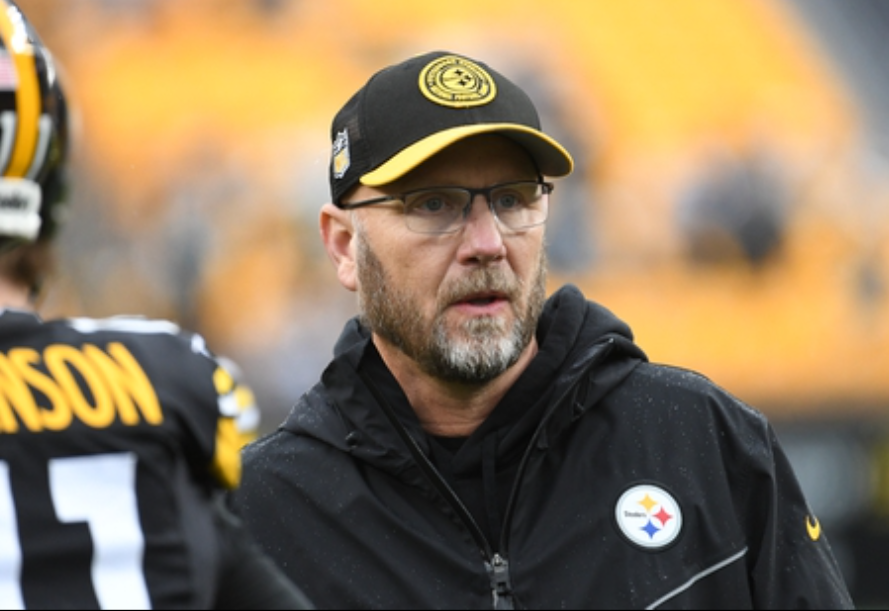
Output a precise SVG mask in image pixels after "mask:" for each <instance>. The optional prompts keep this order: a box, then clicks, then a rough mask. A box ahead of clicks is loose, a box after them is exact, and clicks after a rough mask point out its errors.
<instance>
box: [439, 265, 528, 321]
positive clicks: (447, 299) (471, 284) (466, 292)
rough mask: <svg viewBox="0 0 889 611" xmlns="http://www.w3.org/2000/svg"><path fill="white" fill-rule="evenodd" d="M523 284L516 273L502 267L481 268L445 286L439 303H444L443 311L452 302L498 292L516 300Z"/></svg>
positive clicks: (512, 300)
mask: <svg viewBox="0 0 889 611" xmlns="http://www.w3.org/2000/svg"><path fill="white" fill-rule="evenodd" d="M522 284H523V283H522V281H521V280H519V279H518V278H516V276H515V275H513V274H510V273H509V272H507V271H504V270H502V269H494V268H489V267H486V268H479V269H475V270H473V271H472V272H470V274H469V275H467V276H464V277H462V278H459V279H458V280H454V281H453V282H451V283H449V284H447V285H446V286H445V287H443V288H442V291H441V294H440V296H439V297H440V299H439V303H441V304H442V306H441V310H442V311H443V310H444V309H445V308H447V307H448V306H450V305H451V304H454V303H457V302H460V301H465V300H466V299H468V298H470V297H473V296H475V295H479V294H480V293H497V294H498V295H501V296H503V297H506V298H507V299H509V301H511V302H515V301H517V300H518V299H519V297H520V296H521V293H522Z"/></svg>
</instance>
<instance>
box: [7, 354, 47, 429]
mask: <svg viewBox="0 0 889 611" xmlns="http://www.w3.org/2000/svg"><path fill="white" fill-rule="evenodd" d="M16 415H18V418H20V419H21V421H22V424H23V425H24V426H25V428H27V429H28V430H29V431H33V432H35V433H39V432H40V431H42V430H43V425H42V423H41V419H40V413H39V412H38V410H37V404H36V403H35V402H34V395H33V394H31V389H30V388H28V385H27V384H25V382H24V380H22V378H21V376H19V375H18V373H17V372H16V370H15V368H14V367H13V366H12V363H10V362H9V358H7V357H6V355H4V354H0V431H2V432H3V433H17V432H18V430H19V421H18V419H17V418H16Z"/></svg>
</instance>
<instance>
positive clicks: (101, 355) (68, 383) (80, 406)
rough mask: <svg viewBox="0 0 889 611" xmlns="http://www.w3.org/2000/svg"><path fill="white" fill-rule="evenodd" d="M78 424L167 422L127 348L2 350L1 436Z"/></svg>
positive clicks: (87, 346) (61, 346)
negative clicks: (5, 351) (4, 351)
mask: <svg viewBox="0 0 889 611" xmlns="http://www.w3.org/2000/svg"><path fill="white" fill-rule="evenodd" d="M75 422H80V423H83V424H84V425H86V426H88V427H91V428H96V429H102V428H106V427H108V426H111V425H112V424H113V423H115V422H119V423H121V424H123V425H126V426H136V425H138V424H141V423H146V424H149V425H159V424H161V423H162V422H163V412H162V411H161V407H160V403H159V402H158V399H157V393H156V392H155V390H154V386H153V385H152V384H151V381H150V380H149V379H148V376H147V375H146V374H145V372H144V371H143V370H142V367H141V366H140V365H139V363H138V362H137V361H136V359H135V358H134V357H133V355H132V354H131V353H130V351H129V350H128V349H127V348H126V346H124V345H123V344H119V343H115V342H112V343H109V344H108V345H107V346H106V347H105V349H102V348H99V347H98V346H95V345H92V344H84V345H83V346H81V347H79V348H78V347H74V346H69V345H64V344H54V345H50V346H47V347H46V348H45V349H44V350H43V352H42V354H41V353H40V352H38V351H37V350H34V349H32V348H17V349H13V350H10V351H9V352H8V353H5V354H4V353H0V434H3V433H18V432H20V429H21V428H22V427H23V428H25V429H27V430H28V431H30V432H32V433H41V432H44V431H61V430H64V429H67V428H68V427H70V426H72V424H74V423H75Z"/></svg>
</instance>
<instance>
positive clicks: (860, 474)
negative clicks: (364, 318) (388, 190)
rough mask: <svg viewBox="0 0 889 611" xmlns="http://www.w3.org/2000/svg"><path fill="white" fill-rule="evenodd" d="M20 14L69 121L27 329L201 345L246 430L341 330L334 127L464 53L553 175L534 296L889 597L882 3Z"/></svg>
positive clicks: (289, 6)
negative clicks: (537, 126) (761, 416)
mask: <svg viewBox="0 0 889 611" xmlns="http://www.w3.org/2000/svg"><path fill="white" fill-rule="evenodd" d="M19 3H20V5H21V7H22V9H23V10H24V11H25V12H26V13H27V14H28V15H29V16H30V18H31V20H32V21H33V22H34V23H35V25H36V27H37V28H38V30H39V31H40V32H41V33H42V35H43V38H44V40H45V42H46V43H47V45H48V46H49V47H50V49H52V50H53V51H54V53H55V55H56V58H57V61H58V62H59V64H60V69H61V72H62V75H63V78H64V79H65V83H66V86H67V91H68V96H69V100H70V101H71V103H72V105H73V107H74V111H75V113H76V117H77V121H76V125H75V149H74V151H73V159H74V166H73V167H74V175H73V181H72V200H71V207H70V217H69V220H68V224H67V227H66V231H65V232H64V233H63V235H62V236H61V239H60V252H61V255H62V256H61V262H60V272H61V275H60V277H59V279H58V280H57V281H56V282H55V283H54V284H53V288H52V289H51V291H50V292H49V293H48V295H47V297H46V301H45V303H44V308H43V309H44V313H45V314H46V315H47V316H56V315H60V316H67V315H87V316H98V317H101V316H108V315H113V314H120V313H139V314H145V315H147V316H151V317H162V318H168V319H172V320H174V321H176V322H178V323H180V324H182V325H183V326H187V327H190V328H192V329H195V330H197V331H200V332H201V333H203V334H204V335H205V336H206V337H207V339H208V341H209V342H210V344H211V346H213V348H214V349H215V350H216V351H217V352H220V353H222V354H225V355H226V356H228V357H230V358H232V359H234V360H235V361H236V362H237V363H239V364H240V366H241V368H242V369H243V371H244V374H245V376H246V378H247V379H248V381H249V383H250V384H251V385H252V387H253V389H254V391H255V394H256V396H257V399H258V401H259V403H260V406H261V408H262V410H263V412H262V413H263V428H264V429H265V430H271V429H272V428H274V427H275V426H276V425H277V424H278V423H279V422H280V421H281V420H282V419H283V417H284V415H285V414H286V413H287V411H288V410H289V409H290V406H291V405H292V404H293V403H294V402H295V400H296V399H297V398H298V396H299V395H300V394H301V393H302V392H304V391H305V390H307V388H308V387H309V385H310V384H311V383H313V382H314V381H315V380H316V379H317V377H318V375H319V374H320V372H321V371H322V369H323V367H324V365H325V364H326V362H327V361H328V359H329V357H330V354H331V348H332V344H333V342H334V341H335V339H336V337H337V336H338V335H339V332H340V330H341V328H342V324H343V322H344V321H345V319H346V318H347V317H349V316H351V315H353V314H354V313H355V299H354V296H353V295H352V294H350V293H348V292H346V291H345V290H344V289H342V288H341V287H340V286H339V284H338V283H337V282H336V279H335V277H334V274H333V272H332V267H331V265H330V263H329V262H328V260H327V258H326V255H325V254H324V252H323V250H322V247H321V242H320V239H319V237H318V232H317V215H318V211H319V208H320V205H321V204H322V203H323V202H324V201H325V200H326V199H327V197H328V193H327V164H328V152H329V133H328V130H329V125H330V120H331V118H332V116H333V114H334V113H335V112H336V110H337V109H338V108H339V107H340V106H341V105H342V104H343V103H344V102H345V100H346V99H347V97H348V96H349V95H350V93H351V92H352V91H354V90H355V89H357V88H358V87H359V86H360V85H361V84H363V82H364V81H365V80H366V78H367V77H368V76H369V75H370V74H371V73H372V72H374V71H376V70H377V69H378V68H379V67H381V66H383V65H387V64H390V63H395V62H397V61H400V60H401V59H403V58H404V57H406V56H409V55H413V54H417V53H421V52H424V51H429V50H433V49H445V50H450V51H454V52H459V53H465V54H468V55H470V56H475V57H477V58H480V59H482V60H484V61H486V62H488V63H490V64H491V65H492V66H494V67H495V68H497V69H498V70H500V71H502V72H504V73H505V74H507V75H509V76H510V77H511V78H514V80H516V81H517V82H519V83H521V84H522V85H523V86H525V87H527V88H528V89H529V90H530V92H531V94H532V97H534V99H535V100H536V101H537V103H538V107H539V109H540V111H541V114H542V119H543V123H544V127H545V129H547V130H548V131H550V132H552V133H553V134H554V135H555V136H556V137H557V138H558V139H559V140H560V141H562V142H563V143H565V144H567V145H568V148H569V149H570V150H571V151H572V152H573V153H574V155H575V158H576V161H577V162H578V163H577V171H576V173H575V175H574V176H573V177H571V178H569V179H567V180H563V181H560V182H559V183H558V185H557V188H556V192H555V195H554V197H555V204H554V209H553V212H552V218H551V222H550V223H551V224H550V228H549V231H550V236H551V237H550V245H549V249H550V253H549V254H550V259H551V263H552V274H551V280H552V283H553V286H556V285H558V284H561V283H564V282H572V283H575V284H577V285H579V286H581V287H582V288H583V289H584V291H585V292H586V293H587V294H588V295H590V296H591V297H593V298H594V299H596V300H597V301H600V302H601V303H603V304H604V305H606V306H608V307H609V308H611V309H612V310H614V311H615V312H616V313H617V314H618V315H619V316H620V317H621V318H623V319H624V320H626V321H627V322H628V323H629V324H630V325H631V326H632V327H633V328H634V331H635V332H636V336H637V340H638V341H639V343H640V345H641V346H642V347H643V348H644V349H645V350H646V351H647V353H648V355H649V357H650V358H651V360H653V361H660V362H668V363H671V364H676V365H680V366H685V367H689V368H692V369H697V370H700V371H702V372H704V373H706V374H708V375H709V376H710V377H711V378H713V379H714V380H715V381H716V382H718V383H719V384H721V385H723V386H725V387H727V388H728V389H730V390H731V391H732V392H734V393H735V394H737V395H738V396H739V397H740V398H742V399H744V400H745V401H747V402H748V403H750V404H752V405H755V406H756V407H757V408H759V409H761V410H762V411H764V412H766V413H767V414H768V415H769V417H770V418H771V419H772V420H773V422H775V424H776V427H777V428H778V429H779V433H780V435H781V436H782V438H783V440H784V442H785V444H786V445H787V448H788V450H789V451H790V453H791V458H792V460H793V461H794V463H795V466H796V468H797V470H798V471H799V473H800V477H801V479H802V480H803V485H804V487H805V488H807V490H808V493H809V495H810V497H811V499H812V502H813V504H814V505H816V507H815V509H816V510H817V511H818V512H819V513H820V514H821V518H822V521H823V522H825V523H826V524H828V523H829V528H830V529H831V531H830V532H831V533H832V541H833V543H834V547H835V548H836V551H837V554H838V556H839V557H840V559H841V561H842V563H843V567H844V571H845V572H846V574H847V577H848V579H849V582H850V586H851V588H852V591H853V595H855V597H856V601H857V602H858V603H859V604H861V605H862V606H875V607H879V606H881V605H889V583H887V581H886V579H885V574H886V567H887V566H889V112H887V110H886V109H887V108H889V61H886V57H887V52H889V3H885V2H882V1H881V0H854V1H845V0H745V1H744V2H735V1H729V0H725V1H714V0H670V1H669V2H663V1H662V0H620V1H619V2H618V1H611V2H609V1H606V0H584V1H578V0H547V1H546V2H539V1H532V0H449V1H448V2H446V3H442V2H422V1H421V2H418V1H416V0H413V1H407V0H328V1H321V0H187V1H183V0H19ZM416 256H418V257H422V256H423V253H421V252H418V253H416ZM887 608H889V607H887Z"/></svg>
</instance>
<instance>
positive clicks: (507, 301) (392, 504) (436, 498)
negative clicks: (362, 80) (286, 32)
mask: <svg viewBox="0 0 889 611" xmlns="http://www.w3.org/2000/svg"><path fill="white" fill-rule="evenodd" d="M331 136H332V141H333V151H332V160H331V169H330V186H331V193H332V203H329V204H326V205H325V206H324V207H323V209H322V210H321V216H320V230H321V236H322V238H323V241H324V244H325V246H326V248H327V252H328V253H329V255H330V258H331V259H332V261H333V263H334V265H335V268H336V272H337V276H338V278H339V281H340V282H341V283H342V284H343V286H344V287H346V288H347V289H349V290H351V291H355V292H356V293H357V295H358V299H359V305H360V312H361V314H360V316H359V317H358V318H356V319H354V320H351V321H349V322H348V323H347V324H346V327H345V329H344V331H343V333H342V336H341V338H340V340H339V342H338V343H337V345H336V347H335V351H334V352H335V355H334V358H333V360H332V362H331V363H330V365H329V366H328V367H327V369H326V370H325V371H324V373H323V375H322V377H321V380H320V382H319V383H318V384H317V385H316V386H315V387H314V388H312V389H311V390H310V391H309V392H308V393H306V394H305V395H304V396H303V397H302V398H301V399H300V400H299V402H298V404H297V405H296V406H295V407H294V409H293V410H292V413H291V414H290V416H289V417H288V418H287V420H286V421H285V422H284V423H283V424H282V425H281V426H280V428H279V429H278V430H277V431H276V432H273V433H271V434H269V435H268V436H266V437H264V438H262V439H260V440H258V441H257V442H255V443H253V444H251V445H249V446H247V448H246V449H245V451H244V466H245V472H244V481H243V485H242V487H241V489H240V490H239V491H238V492H236V493H235V495H234V498H235V500H236V504H237V507H238V510H239V512H240V513H241V514H242V516H243V517H244V519H245V521H246V522H247V523H248V526H249V527H250V528H251V530H252V531H253V532H254V534H255V535H256V536H257V538H258V540H259V541H260V543H261V545H262V546H263V547H264V548H265V549H266V550H267V551H268V552H269V553H270V554H271V555H272V556H273V557H274V558H275V559H276V560H277V561H278V563H279V564H280V565H281V566H283V567H285V569H286V570H287V571H288V572H289V573H290V575H291V576H292V577H293V578H295V579H299V580H300V581H299V583H300V584H301V585H302V586H303V587H304V589H305V591H306V593H307V594H308V595H309V597H310V598H312V600H313V601H314V602H315V604H317V605H319V606H321V607H325V608H466V609H469V608H490V607H494V608H541V609H542V608H547V609H556V608H641V607H647V608H657V607H661V608H690V607H696V608H708V609H716V608H791V607H812V608H850V607H852V601H851V600H850V597H849V594H848V591H847V589H846V586H845V585H844V583H843V579H842V576H841V574H840V570H839V568H838V566H837V563H836V562H835V560H834V557H833V555H832V552H831V549H830V546H829V544H828V541H827V538H826V535H825V534H824V533H823V532H822V530H821V527H820V525H819V522H818V519H817V518H816V517H815V516H814V515H812V512H811V510H810V509H809V507H808V506H807V503H806V500H805V498H804V497H803V494H802V492H801V490H800V487H799V485H798V483H797V481H796V479H795V477H794V474H793V473H792V471H791V467H790V465H789V463H788V461H787V459H786V457H785V455H784V453H783V452H782V450H781V448H780V446H779V444H778V442H777V440H776V438H775V435H774V433H773V432H772V429H771V428H770V425H769V424H768V423H767V421H766V419H765V418H764V417H763V416H762V414H760V413H758V412H757V411H755V410H753V409H751V408H750V407H747V406H746V405H744V404H742V403H741V402H740V401H738V400H737V399H735V398H734V397H732V396H731V395H729V394H728V393H727V392H725V391H724V390H722V389H720V388H718V387H717V386H715V385H713V384H712V383H711V382H709V381H708V380H706V379H705V378H704V377H702V376H700V375H698V374H695V373H692V372H688V371H684V370H679V369H675V368H671V367H665V366H659V365H654V364H651V363H649V362H648V361H647V360H646V358H645V355H644V353H643V352H642V351H641V350H640V349H639V348H638V347H637V346H636V345H635V344H634V343H633V340H632V335H631V332H630V329H629V328H628V327H627V325H625V324H624V323H623V322H621V321H620V320H618V319H617V318H616V317H615V316H614V315H613V314H611V313H610V312H609V311H608V310H606V309H605V308H603V307H601V306H599V305H597V304H595V303H593V302H590V301H587V300H586V299H585V298H584V296H583V295H582V294H581V293H580V292H579V291H578V290H577V289H576V288H574V287H572V286H566V287H564V288H562V289H561V290H559V291H557V292H556V293H555V294H554V295H552V296H551V297H549V298H548V299H547V298H546V295H545V277H546V261H545V257H544V238H545V227H546V219H547V213H548V208H549V206H550V205H558V204H557V202H550V195H551V192H552V191H553V185H552V184H551V183H550V182H548V180H550V179H552V178H556V177H563V176H566V175H568V174H569V173H570V172H571V171H572V165H573V162H572V158H571V156H570V155H569V153H568V152H567V151H566V150H565V149H564V148H563V147H562V146H561V145H560V144H559V143H558V142H556V141H554V140H553V139H552V138H550V137H549V136H547V135H545V134H544V133H543V132H542V131H541V128H540V124H539V120H538V116H537V112H536V110H535V108H534V106H533V104H532V102H531V101H530V100H529V99H528V97H527V96H526V95H525V93H524V92H523V91H521V90H520V89H519V88H518V87H517V86H516V85H514V84H513V83H511V82H510V81H509V80H507V79H506V78H505V77H504V76H503V75H501V74H500V73H498V72H497V71H495V70H494V69H492V68H491V67H489V66H487V65H486V64H484V63H481V62H479V61H476V60H473V59H470V58H467V57H464V56H460V55H456V54H453V53H447V52H434V53H429V54H425V55H421V56H418V57H413V58H411V59H408V60H406V61H404V62H402V63H400V64H398V65H395V66H392V67H389V68H387V69H384V70H382V71H380V72H378V73H377V74H376V75H374V76H373V77H372V78H371V79H370V80H369V81H368V83H367V84H366V85H365V86H364V87H362V88H361V89H360V90H359V91H358V92H357V93H356V94H355V95H354V97H352V98H351V99H350V100H349V101H348V102H347V103H346V105H345V106H344V107H343V108H342V109H341V110H340V112H339V113H338V114H337V116H336V117H335V118H334V121H333V126H332V132H331Z"/></svg>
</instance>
